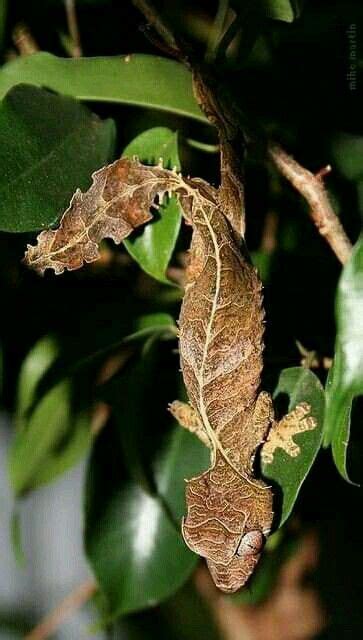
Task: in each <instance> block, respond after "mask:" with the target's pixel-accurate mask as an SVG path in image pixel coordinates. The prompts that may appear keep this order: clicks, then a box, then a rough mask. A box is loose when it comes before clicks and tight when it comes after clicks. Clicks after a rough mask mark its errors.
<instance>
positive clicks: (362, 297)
mask: <svg viewBox="0 0 363 640" xmlns="http://www.w3.org/2000/svg"><path fill="white" fill-rule="evenodd" d="M362 318H363V237H361V238H360V239H359V241H358V242H357V244H356V246H355V247H354V250H353V254H352V257H351V258H350V260H349V262H348V263H347V264H346V265H345V267H344V269H343V272H342V275H341V277H340V281H339V285H338V292H337V299H336V321H337V335H336V345H335V358H334V366H333V368H332V371H331V372H330V375H329V377H328V381H327V390H326V395H327V408H326V414H325V422H324V446H328V445H329V444H331V446H332V448H333V457H334V460H335V463H336V465H337V468H338V470H339V472H340V473H341V474H342V476H343V477H345V478H346V479H349V478H348V474H347V470H346V454H347V447H348V443H349V429H350V411H351V405H352V401H353V399H354V398H355V397H356V396H359V395H362V394H363V322H362Z"/></svg>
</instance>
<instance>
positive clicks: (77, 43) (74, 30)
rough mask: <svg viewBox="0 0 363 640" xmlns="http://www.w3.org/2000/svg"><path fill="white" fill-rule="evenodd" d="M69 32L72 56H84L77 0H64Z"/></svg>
mask: <svg viewBox="0 0 363 640" xmlns="http://www.w3.org/2000/svg"><path fill="white" fill-rule="evenodd" d="M64 3H65V9H66V15H67V25H68V33H69V35H70V38H71V41H72V58H80V57H81V56H82V46H81V37H80V34H79V28H78V21H77V13H76V0H64Z"/></svg>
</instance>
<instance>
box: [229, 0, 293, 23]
mask: <svg viewBox="0 0 363 640" xmlns="http://www.w3.org/2000/svg"><path fill="white" fill-rule="evenodd" d="M246 4H247V3H246V1H245V0H233V2H232V6H234V7H235V9H236V11H237V14H238V13H239V11H241V10H242V11H243V12H244V13H245V14H246V16H247V17H249V16H250V11H251V10H253V11H254V12H258V13H259V14H260V16H262V17H265V18H271V19H272V20H282V21H283V22H293V21H294V20H296V18H298V17H299V15H300V14H301V10H302V7H303V4H304V0H258V1H257V2H256V0H253V1H252V2H249V4H250V5H251V9H250V11H248V9H246ZM246 26H248V25H246Z"/></svg>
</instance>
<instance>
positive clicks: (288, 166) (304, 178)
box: [268, 144, 352, 264]
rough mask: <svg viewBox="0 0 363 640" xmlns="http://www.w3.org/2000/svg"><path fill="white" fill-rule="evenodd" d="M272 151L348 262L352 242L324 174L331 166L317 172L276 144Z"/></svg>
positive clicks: (324, 233) (340, 256)
mask: <svg viewBox="0 0 363 640" xmlns="http://www.w3.org/2000/svg"><path fill="white" fill-rule="evenodd" d="M268 154H269V156H270V157H271V158H272V160H273V162H274V163H275V165H276V167H277V168H278V170H279V171H280V172H281V173H282V175H284V176H285V178H287V180H288V181H289V182H290V183H291V184H292V186H293V187H295V189H296V190H297V191H298V192H299V193H301V195H302V196H303V197H304V198H305V200H306V202H307V203H308V205H309V207H310V212H309V213H310V217H311V219H312V220H313V222H314V224H315V225H316V227H317V229H318V231H319V233H320V234H321V235H322V236H323V237H324V238H325V239H326V241H327V242H328V243H329V245H330V246H331V248H332V250H333V251H334V253H335V255H336V256H337V258H338V260H340V262H341V263H342V264H345V263H346V262H347V260H348V259H349V257H350V255H351V253H352V244H351V242H350V240H349V238H348V236H347V234H346V233H345V231H344V229H343V226H342V225H341V223H340V220H339V219H338V217H337V216H336V214H335V213H334V210H333V207H332V205H331V204H330V201H329V197H328V194H327V192H326V189H325V187H324V184H323V177H324V175H326V174H327V173H329V168H328V167H325V168H324V169H323V170H322V171H319V172H318V173H317V174H316V175H314V174H313V173H311V171H308V170H307V169H305V168H304V167H302V166H301V165H300V164H299V163H298V162H296V160H294V158H292V157H291V156H290V155H289V154H288V153H286V151H284V150H283V149H281V147H279V146H278V145H275V144H273V145H270V146H269V148H268Z"/></svg>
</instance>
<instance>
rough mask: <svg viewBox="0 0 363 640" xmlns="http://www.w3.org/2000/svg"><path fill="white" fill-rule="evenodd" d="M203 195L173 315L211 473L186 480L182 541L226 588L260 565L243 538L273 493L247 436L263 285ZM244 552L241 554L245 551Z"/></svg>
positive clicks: (257, 438)
mask: <svg viewBox="0 0 363 640" xmlns="http://www.w3.org/2000/svg"><path fill="white" fill-rule="evenodd" d="M206 195H208V194H205V192H204V190H203V192H202V196H201V201H200V206H199V207H198V206H196V205H195V206H194V211H193V212H192V216H191V217H192V222H193V230H194V235H193V241H192V248H191V263H190V267H189V283H188V285H187V289H186V293H185V297H184V301H183V305H182V310H181V315H180V350H181V362H182V370H183V376H184V381H185V384H186V387H187V391H188V396H189V399H190V402H191V403H192V405H193V407H194V409H195V410H196V411H197V413H198V415H199V418H200V420H201V422H202V424H203V427H204V429H205V431H206V433H207V435H208V437H209V440H210V443H211V450H212V460H211V467H210V469H209V470H208V471H206V472H205V473H204V474H202V475H201V476H198V477H197V478H193V479H191V480H190V481H189V482H188V483H187V489H186V496H187V507H188V512H187V517H186V519H185V520H184V523H183V535H184V538H185V540H186V542H187V544H188V545H189V546H190V547H191V548H192V549H193V550H194V551H196V552H197V553H199V554H200V555H202V556H204V557H206V558H207V560H208V564H209V566H210V569H211V572H212V574H213V576H214V579H215V581H216V583H217V584H218V586H219V587H221V588H222V589H224V590H225V591H234V590H236V588H239V587H240V586H241V585H242V584H243V583H244V582H245V581H246V579H247V578H248V576H249V575H250V573H251V571H252V570H253V567H254V565H255V563H256V561H257V559H258V553H255V551H256V549H255V548H254V549H253V552H252V553H250V554H247V555H249V561H248V562H247V561H246V557H244V561H243V562H241V557H240V556H239V555H238V550H239V547H240V543H241V539H242V537H243V535H244V534H245V533H246V532H248V531H250V532H254V533H255V538H254V544H255V546H257V547H258V549H257V551H259V550H260V549H259V547H260V546H261V545H262V543H263V541H262V537H261V539H260V538H258V539H257V538H256V536H258V534H256V531H259V532H261V535H262V533H263V532H265V533H267V530H268V529H269V528H270V525H271V519H272V508H271V492H270V490H269V489H268V488H267V487H266V486H265V485H264V483H262V482H261V481H258V480H256V479H255V478H254V477H253V469H252V461H253V456H254V453H255V450H256V448H257V446H258V445H259V444H260V442H261V433H260V430H257V431H256V432H255V431H254V423H253V412H254V410H255V406H256V398H257V392H258V387H259V384H260V374H261V369H262V349H263V344H262V335H263V310H262V294H261V283H260V281H259V279H258V277H257V274H256V271H255V269H254V268H253V266H252V265H251V264H250V262H249V260H248V258H247V256H243V255H242V253H241V251H240V249H239V247H238V245H237V243H236V241H235V239H234V235H233V232H232V229H231V227H230V225H229V223H228V221H227V220H226V218H225V216H224V215H223V213H222V212H221V210H220V209H219V208H218V205H217V204H216V202H215V201H213V198H212V197H211V198H210V203H209V204H208V198H207V197H206ZM251 539H252V538H251ZM244 555H245V554H244Z"/></svg>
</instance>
